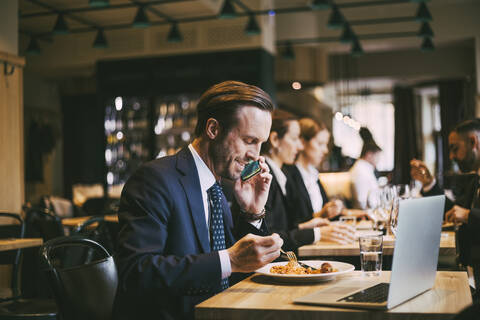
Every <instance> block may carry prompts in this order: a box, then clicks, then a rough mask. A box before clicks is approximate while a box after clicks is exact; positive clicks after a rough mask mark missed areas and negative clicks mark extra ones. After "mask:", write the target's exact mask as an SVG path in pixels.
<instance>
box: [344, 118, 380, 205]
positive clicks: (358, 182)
mask: <svg viewBox="0 0 480 320" xmlns="http://www.w3.org/2000/svg"><path fill="white" fill-rule="evenodd" d="M359 134H360V137H361V138H362V140H363V147H362V152H361V153H360V158H358V160H357V161H355V164H354V165H353V167H352V168H351V169H350V179H351V183H352V195H353V202H354V206H355V207H356V208H360V209H365V208H366V207H367V197H368V192H369V191H370V190H373V189H376V188H378V182H377V178H376V176H375V168H376V166H377V163H378V159H379V156H380V152H381V151H382V149H381V148H380V147H379V146H378V145H377V144H376V143H375V140H374V139H373V136H372V133H371V132H370V130H368V129H367V128H365V127H362V128H360V131H359Z"/></svg>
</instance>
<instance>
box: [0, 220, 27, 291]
mask: <svg viewBox="0 0 480 320" xmlns="http://www.w3.org/2000/svg"><path fill="white" fill-rule="evenodd" d="M0 217H8V218H13V219H15V220H17V221H18V222H19V224H11V225H2V226H0V237H5V238H19V239H22V238H23V237H24V236H25V224H24V223H23V219H22V217H21V216H20V215H18V214H16V213H8V212H0ZM21 255H22V249H16V250H13V251H7V252H1V253H0V264H9V265H12V278H11V284H10V288H11V290H12V296H13V297H17V296H19V295H20V292H19V290H18V273H19V268H18V267H19V264H20V257H21Z"/></svg>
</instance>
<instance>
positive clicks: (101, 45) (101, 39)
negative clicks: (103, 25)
mask: <svg viewBox="0 0 480 320" xmlns="http://www.w3.org/2000/svg"><path fill="white" fill-rule="evenodd" d="M93 47H94V48H95V49H105V48H108V43H107V38H105V34H104V32H103V29H98V31H97V35H96V36H95V41H93Z"/></svg>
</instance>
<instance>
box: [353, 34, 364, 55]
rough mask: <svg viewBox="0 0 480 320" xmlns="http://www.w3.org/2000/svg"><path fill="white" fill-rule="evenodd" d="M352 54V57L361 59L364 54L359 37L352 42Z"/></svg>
mask: <svg viewBox="0 0 480 320" xmlns="http://www.w3.org/2000/svg"><path fill="white" fill-rule="evenodd" d="M351 53H352V56H354V57H359V56H361V55H363V53H364V51H363V48H362V45H361V44H360V41H359V40H358V38H357V37H355V39H354V40H353V42H352V50H351Z"/></svg>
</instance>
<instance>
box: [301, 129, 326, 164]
mask: <svg viewBox="0 0 480 320" xmlns="http://www.w3.org/2000/svg"><path fill="white" fill-rule="evenodd" d="M329 139H330V133H329V132H328V130H326V129H324V130H321V131H319V132H318V133H317V134H316V135H315V136H314V137H313V138H312V139H310V140H308V141H306V140H302V141H303V146H304V149H303V151H302V154H303V156H304V157H305V159H306V160H307V161H308V163H309V164H311V165H312V166H314V167H318V166H319V165H320V163H321V162H322V160H323V158H324V156H325V155H326V154H327V153H328V140H329Z"/></svg>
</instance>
